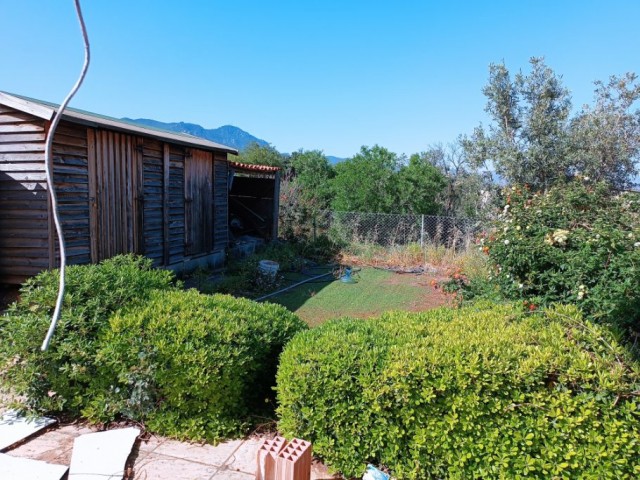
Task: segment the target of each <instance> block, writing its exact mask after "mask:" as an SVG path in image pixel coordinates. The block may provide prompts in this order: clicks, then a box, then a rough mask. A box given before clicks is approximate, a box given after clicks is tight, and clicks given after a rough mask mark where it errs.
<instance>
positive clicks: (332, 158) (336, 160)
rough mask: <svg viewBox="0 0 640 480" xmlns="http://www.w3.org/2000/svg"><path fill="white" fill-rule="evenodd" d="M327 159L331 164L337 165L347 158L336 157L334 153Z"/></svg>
mask: <svg viewBox="0 0 640 480" xmlns="http://www.w3.org/2000/svg"><path fill="white" fill-rule="evenodd" d="M327 160H329V163H330V164H331V165H335V164H336V163H340V162H343V161H345V160H346V158H340V157H334V156H332V155H327Z"/></svg>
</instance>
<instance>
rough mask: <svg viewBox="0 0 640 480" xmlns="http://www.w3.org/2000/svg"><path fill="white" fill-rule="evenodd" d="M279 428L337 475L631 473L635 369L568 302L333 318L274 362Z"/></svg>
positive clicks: (637, 467) (638, 418) (637, 431)
mask: <svg viewBox="0 0 640 480" xmlns="http://www.w3.org/2000/svg"><path fill="white" fill-rule="evenodd" d="M277 379H278V386H277V392H278V400H279V402H280V406H279V407H278V412H279V415H280V424H279V427H280V429H281V430H282V431H283V432H284V434H285V435H287V436H294V435H295V436H300V437H302V438H305V439H308V440H311V441H312V442H313V444H314V452H317V453H318V454H319V455H320V456H322V457H324V459H326V460H327V461H328V462H329V463H330V464H331V465H332V466H333V467H335V468H337V469H339V470H341V471H342V472H344V473H345V474H347V475H349V476H351V475H354V476H355V475H361V474H362V472H363V470H364V465H365V464H366V463H367V462H375V463H377V464H382V465H386V466H387V467H389V469H390V470H391V472H392V473H393V474H394V475H395V476H396V477H397V478H402V479H422V478H599V479H605V478H611V479H614V478H615V479H621V478H637V477H638V476H639V475H640V461H639V459H640V397H639V396H638V395H639V388H640V366H639V365H638V364H637V363H633V361H632V360H631V359H630V358H629V357H628V355H627V352H626V351H625V350H624V348H623V347H621V346H620V345H619V344H617V343H616V341H615V340H614V338H613V337H612V335H611V334H610V333H609V332H608V330H606V327H601V326H597V325H593V324H590V323H585V322H584V321H583V319H582V316H581V314H580V313H579V312H578V311H577V310H576V309H575V308H574V307H567V306H558V307H555V308H554V309H551V310H547V311H545V312H542V313H534V314H529V313H524V312H523V311H522V310H521V309H520V308H519V307H515V306H513V305H500V306H493V307H492V306H490V305H489V304H486V305H476V306H472V307H466V308H463V309H459V310H452V309H439V310H433V311H430V312H425V313H420V314H409V313H390V314H385V315H383V316H382V317H380V318H378V319H373V320H368V321H367V320H351V319H342V320H336V321H332V322H329V323H326V324H324V325H322V326H321V327H318V328H315V329H312V330H310V331H308V332H304V333H301V334H299V335H297V336H296V337H295V338H294V339H293V340H292V341H291V342H290V343H289V344H288V345H287V347H286V348H285V350H284V352H283V354H282V358H281V364H280V367H279V370H278V377H277Z"/></svg>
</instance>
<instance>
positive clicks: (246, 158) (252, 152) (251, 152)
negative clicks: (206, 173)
mask: <svg viewBox="0 0 640 480" xmlns="http://www.w3.org/2000/svg"><path fill="white" fill-rule="evenodd" d="M229 159H230V160H233V161H235V162H241V163H250V164H252V165H269V166H273V167H284V166H286V163H287V159H286V156H285V155H283V154H282V153H280V152H278V150H276V149H275V147H273V146H271V145H260V144H258V143H252V144H250V145H249V146H248V147H247V148H245V149H244V150H242V151H240V152H239V154H238V155H237V156H235V155H230V156H229Z"/></svg>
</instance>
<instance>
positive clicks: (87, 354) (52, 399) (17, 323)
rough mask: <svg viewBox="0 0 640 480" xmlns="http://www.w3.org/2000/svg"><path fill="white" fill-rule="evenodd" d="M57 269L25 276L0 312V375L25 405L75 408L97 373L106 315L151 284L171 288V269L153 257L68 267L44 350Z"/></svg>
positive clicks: (56, 409)
mask: <svg viewBox="0 0 640 480" xmlns="http://www.w3.org/2000/svg"><path fill="white" fill-rule="evenodd" d="M58 282H59V271H58V270H52V271H45V272H43V273H41V274H39V275H38V276H36V277H34V278H32V279H30V280H27V281H26V282H25V283H24V285H23V286H22V288H21V290H20V300H19V301H18V302H16V303H14V304H13V305H11V306H10V308H9V309H8V312H7V313H6V314H5V315H4V316H2V317H0V336H1V337H2V341H1V342H0V374H1V375H2V377H3V378H4V381H5V382H6V383H8V384H9V385H10V386H11V387H12V389H13V390H14V391H15V393H17V394H19V395H22V396H23V397H24V398H25V402H26V405H25V406H27V407H29V408H32V409H34V410H35V411H38V412H48V413H56V412H63V411H64V412H68V413H71V414H78V413H79V412H80V411H81V410H82V408H83V407H84V406H85V405H86V404H87V401H88V393H89V390H88V385H89V382H90V381H91V380H92V378H93V377H94V375H95V364H94V358H95V354H96V350H97V339H98V336H99V333H100V332H101V331H102V330H103V329H104V328H105V327H108V326H109V322H108V319H109V317H110V315H111V314H112V313H113V312H115V311H117V310H119V309H120V308H122V307H125V306H127V305H129V304H131V303H132V302H138V301H144V300H145V299H146V298H148V296H149V295H150V293H151V292H152V291H154V290H156V289H160V290H168V289H172V288H175V287H174V277H173V274H172V273H171V272H169V271H166V270H158V269H154V268H152V267H151V260H149V259H146V258H144V257H140V256H134V255H121V256H117V257H114V258H111V259H109V260H105V261H103V262H102V263H100V264H97V265H82V266H70V267H68V268H67V274H66V295H65V298H64V307H63V310H62V316H61V318H60V321H59V323H58V326H57V329H56V332H55V335H54V337H53V340H52V342H51V344H50V346H49V349H48V350H47V351H46V352H41V351H40V345H41V344H42V341H43V340H44V337H45V334H46V332H47V329H48V328H49V323H50V321H51V314H52V312H53V309H54V306H55V302H56V297H57V294H58Z"/></svg>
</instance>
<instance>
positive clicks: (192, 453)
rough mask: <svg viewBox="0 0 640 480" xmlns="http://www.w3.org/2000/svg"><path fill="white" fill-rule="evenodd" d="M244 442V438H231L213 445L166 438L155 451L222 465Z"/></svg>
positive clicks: (205, 463)
mask: <svg viewBox="0 0 640 480" xmlns="http://www.w3.org/2000/svg"><path fill="white" fill-rule="evenodd" d="M242 443H243V441H242V440H231V441H228V442H224V443H219V444H218V445H216V446H213V445H206V444H205V445H199V444H193V443H185V442H178V441H176V440H166V441H165V442H163V443H162V444H160V445H159V446H158V448H156V449H155V450H154V451H153V453H155V454H158V455H164V456H169V457H175V458H181V459H183V460H187V461H190V462H197V463H202V464H204V465H213V466H215V467H220V466H222V465H224V464H225V462H226V461H227V460H228V459H229V457H230V456H231V455H232V454H233V453H234V452H235V451H236V450H237V449H238V448H239V447H240V446H241V445H242Z"/></svg>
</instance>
